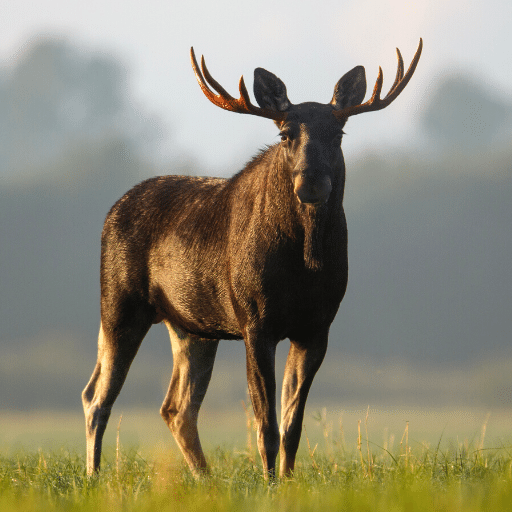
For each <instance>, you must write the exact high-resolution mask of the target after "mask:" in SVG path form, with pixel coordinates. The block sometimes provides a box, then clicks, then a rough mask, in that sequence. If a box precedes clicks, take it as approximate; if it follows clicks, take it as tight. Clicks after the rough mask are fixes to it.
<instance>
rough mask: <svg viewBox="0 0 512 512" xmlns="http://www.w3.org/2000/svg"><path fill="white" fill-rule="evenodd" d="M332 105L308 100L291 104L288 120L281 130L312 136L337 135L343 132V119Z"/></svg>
mask: <svg viewBox="0 0 512 512" xmlns="http://www.w3.org/2000/svg"><path fill="white" fill-rule="evenodd" d="M334 110H335V109H334V108H333V106H332V105H329V104H327V105H325V104H322V103H315V102H307V103H300V104H299V105H291V106H290V108H289V109H288V111H287V116H286V120H285V121H284V122H283V123H282V124H281V125H280V128H281V131H293V132H300V133H308V134H309V135H310V136H313V135H318V136H322V135H324V136H335V135H338V134H341V133H342V130H343V125H344V124H345V123H344V122H343V121H340V120H338V119H337V118H336V117H335V116H334V115H333V112H334Z"/></svg>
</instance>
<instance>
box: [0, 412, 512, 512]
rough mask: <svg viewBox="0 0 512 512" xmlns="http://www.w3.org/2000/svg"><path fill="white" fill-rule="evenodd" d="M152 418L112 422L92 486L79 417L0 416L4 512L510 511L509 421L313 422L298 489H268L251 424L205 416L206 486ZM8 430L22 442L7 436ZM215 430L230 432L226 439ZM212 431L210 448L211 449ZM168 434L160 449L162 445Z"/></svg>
mask: <svg viewBox="0 0 512 512" xmlns="http://www.w3.org/2000/svg"><path fill="white" fill-rule="evenodd" d="M443 414H444V416H443ZM331 416H332V418H331ZM149 418H150V416H149V415H147V416H146V417H144V414H143V413H142V412H141V411H139V412H138V414H135V413H134V412H133V411H131V412H130V411H129V412H127V413H125V414H124V415H123V417H122V419H121V416H120V415H118V417H117V418H116V417H115V416H114V415H113V416H112V418H111V422H110V424H109V428H108V429H107V434H106V439H105V441H106V445H105V449H104V456H103V466H102V471H101V473H100V474H99V475H98V476H95V477H93V478H87V477H86V476H85V454H84V449H83V446H78V444H76V443H77V442H78V437H76V439H75V438H73V435H76V436H79V437H80V441H81V442H83V437H82V435H81V434H82V433H81V432H80V435H79V432H78V431H75V428H76V427H77V426H78V422H79V423H80V425H79V426H80V427H81V426H82V425H81V418H80V417H79V416H78V415H77V416H73V415H65V414H62V415H61V416H56V415H55V414H54V415H51V414H47V415H46V416H44V415H42V416H41V417H40V418H39V420H38V419H37V418H36V417H35V416H34V417H30V418H27V419H26V423H25V424H24V423H23V421H22V420H21V418H20V417H17V418H16V417H11V418H9V417H8V416H5V415H3V416H2V423H1V424H0V426H1V427H2V429H1V432H2V437H0V446H1V451H0V512H4V511H27V512H30V511H39V510H45V511H52V510H73V511H82V510H83V511H89V510H96V509H101V510H112V511H117V510H120V511H121V510H122V511H131V510H141V511H145V510H148V511H149V510H159V511H160V510H162V511H165V510H187V511H189V510H190V511H194V510H201V511H203V510H223V511H224V510H227V511H230V510H236V511H237V512H241V511H245V510H247V511H260V510H261V511H263V510H271V509H272V510H284V511H287V510H290V511H292V510H293V511H300V510H342V511H344V510H346V511H352V510H354V511H370V510H371V511H375V510H383V511H402V510H404V511H405V510H407V511H415V510H418V511H427V510H435V511H444V510H446V511H450V512H454V511H469V512H471V511H481V510H492V511H493V512H495V511H497V512H499V511H505V510H506V511H510V510H512V442H511V439H510V436H509V437H508V438H507V434H506V430H507V428H506V427H507V424H508V421H509V420H510V415H508V414H506V415H505V414H504V415H503V416H502V417H501V418H500V417H499V414H494V413H493V414H491V415H489V414H488V413H484V412H481V413H479V412H473V413H471V414H469V413H462V412H461V413H459V414H455V413H454V412H450V413H448V412H447V411H444V413H443V411H437V412H433V411H430V413H428V414H427V413H426V412H414V411H400V412H397V411H393V412H392V413H388V414H387V415H386V414H384V413H383V412H382V411H372V410H370V409H368V410H366V411H364V410H361V411H352V412H347V413H344V414H343V416H341V417H334V416H333V415H332V414H330V413H327V412H326V410H325V409H324V410H319V411H317V412H314V413H313V414H310V415H309V416H308V418H307V421H306V424H305V426H304V431H303V438H302V441H301V447H300V449H299V454H298V461H297V466H296V471H295V474H294V476H293V478H291V479H285V480H276V481H274V482H271V483H268V482H265V480H264V479H263V477H262V474H261V465H260V460H259V455H258V454H257V452H256V442H255V431H254V425H253V418H252V417H251V415H250V412H247V414H244V411H243V409H240V410H239V411H237V414H233V416H229V415H224V416H222V415H221V417H220V418H217V419H216V420H215V418H214V415H213V414H212V415H211V416H210V415H208V414H206V415H205V418H204V419H203V421H202V423H203V425H201V431H202V432H203V433H204V434H203V436H204V437H205V443H204V445H205V448H206V450H205V451H206V453H207V457H208V459H209V462H210V466H211V475H209V476H205V477H203V478H202V479H201V480H199V481H196V480H194V479H193V477H192V476H191V474H190V473H189V471H188V469H187V467H186V466H185V464H184V462H183V459H182V457H181V454H180V453H179V451H178V450H177V448H176V447H175V446H174V444H173V441H172V440H171V439H170V435H167V432H165V428H162V430H161V431H160V430H159V427H158V426H157V425H158V424H159V423H160V421H161V420H160V421H159V422H157V421H156V420H157V415H153V416H151V418H152V419H149ZM404 418H409V419H404ZM428 418H430V421H431V423H429V421H428ZM215 421H217V422H219V423H217V427H215ZM393 421H395V423H393ZM478 421H479V424H477V422H478ZM9 422H10V423H9ZM13 422H17V424H16V430H17V432H18V438H16V436H15V435H14V433H13V432H11V433H10V434H9V425H11V427H10V428H11V429H14V423H13ZM162 424H163V422H162ZM137 425H138V432H139V434H138V435H139V437H138V438H137V432H136V426H137ZM227 425H229V428H227V427H226V426H227ZM433 425H438V426H439V425H442V426H441V427H440V428H439V430H438V431H437V432H435V433H434V432H433V431H432V430H431V431H430V440H427V438H428V436H425V434H424V432H427V430H428V429H429V428H430V429H432V428H433ZM52 426H53V430H47V431H46V433H44V434H41V437H39V438H37V439H36V438H32V444H31V443H29V442H23V440H25V441H27V440H28V439H29V437H30V432H31V430H30V429H31V428H32V429H33V430H32V432H33V433H35V432H36V431H37V429H38V428H39V431H40V432H44V431H45V429H51V428H52ZM163 427H165V425H164V426H163ZM221 427H223V428H221ZM216 428H218V429H219V431H220V430H222V431H223V432H224V437H223V438H222V437H219V436H220V433H217V434H216V433H215V430H216ZM209 429H210V430H211V431H213V434H212V436H213V437H208V430H209ZM454 429H457V430H458V431H459V432H460V433H461V435H460V436H459V434H457V433H454ZM80 430H81V429H80ZM66 432H67V434H66ZM164 432H165V433H166V438H165V440H164V438H163V437H162V439H159V437H158V436H159V435H160V434H163V433H164ZM419 432H422V433H421V434H419ZM52 436H53V437H52ZM66 436H67V437H66ZM216 436H217V437H216ZM418 436H421V437H418ZM150 438H152V439H153V442H152V443H151V442H150ZM50 440H52V442H50ZM59 440H60V442H61V445H60V446H59V445H58V442H59ZM38 445H39V447H38Z"/></svg>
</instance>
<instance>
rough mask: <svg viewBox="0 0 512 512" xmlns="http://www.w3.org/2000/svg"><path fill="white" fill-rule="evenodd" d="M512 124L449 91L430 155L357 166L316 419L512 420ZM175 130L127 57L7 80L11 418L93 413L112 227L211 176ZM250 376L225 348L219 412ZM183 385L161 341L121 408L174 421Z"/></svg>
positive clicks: (47, 49)
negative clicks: (177, 144)
mask: <svg viewBox="0 0 512 512" xmlns="http://www.w3.org/2000/svg"><path fill="white" fill-rule="evenodd" d="M184 51H186V49H184ZM257 64H258V63H257V62H256V63H255V65H257ZM276 71H277V72H279V71H278V70H276ZM191 73H192V71H191ZM413 81H414V79H413ZM249 87H250V86H249ZM190 94H197V91H195V90H193V91H192V90H191V91H190ZM204 101H205V100H204ZM206 103H207V102H206V101H205V104H204V105H203V104H201V107H200V108H199V107H198V110H197V116H198V119H199V118H200V115H201V109H203V108H204V109H206V108H210V107H209V106H208V105H207V104H206ZM511 112H512V101H511V100H510V98H504V97H500V96H497V95H495V94H494V93H493V88H492V84H487V85H485V86H482V85H480V84H479V83H478V81H476V80H475V79H474V78H472V77H469V76H453V75H450V74H446V76H445V78H444V80H442V81H441V82H440V83H439V84H438V86H437V88H436V90H435V91H434V92H433V93H432V95H431V97H430V103H429V104H427V106H426V107H425V109H424V111H423V112H420V113H418V116H417V123H418V129H419V130H422V133H423V134H424V139H425V141H426V143H427V144H426V147H427V149H426V150H425V151H424V152H423V153H421V152H418V151H415V152H412V151H411V152H409V151H408V150H407V148H406V147H402V148H398V149H393V150H392V151H379V150H377V149H375V148H374V149H373V150H372V152H371V153H367V152H362V153H361V154H359V155H358V156H357V158H348V157H347V158H346V166H347V186H346V191H345V209H346V215H347V222H348V229H349V268H350V270H349V285H348V290H347V294H346V296H345V299H344V301H343V302H342V304H341V307H340V310H339V312H338V316H337V318H336V320H335V322H334V324H333V326H332V329H331V334H330V344H329V349H328V356H327V358H326V361H325V362H324V365H323V366H322V368H321V369H320V371H319V373H318V375H317V378H316V380H315V382H314V384H313V387H312V391H311V394H310V402H309V409H310V410H311V408H312V407H314V405H313V404H317V405H318V406H322V405H326V404H336V405H337V406H338V407H340V408H343V407H345V406H347V407H349V406H352V407H353V406H366V404H368V403H371V404H373V405H380V406H382V407H385V406H391V405H394V406H396V405H397V404H398V405H402V406H411V405H414V406H416V407H422V406H429V407H442V406H451V405H454V404H457V406H459V407H484V408H496V407H498V408H508V407H510V406H512V380H511V379H512V378H511V375H512V373H511V370H512V347H511V344H510V333H511V332H512V315H511V314H510V313H511V304H512V273H511V272H510V260H511V254H512V235H511V233H512V231H511V229H510V219H511V218H512V201H511V199H510V198H511V197H512V149H511V148H510V143H509V140H510V134H511V133H512V118H511ZM190 115H194V113H193V112H192V113H191V114H190ZM371 115H377V116H378V115H380V116H386V115H389V116H393V115H394V114H393V111H392V109H390V110H387V111H386V112H382V113H375V114H371ZM236 122H237V118H236V116H227V117H225V118H224V117H220V114H219V123H236ZM269 122H270V121H269ZM169 129H170V130H171V132H172V131H173V130H177V129H178V126H170V127H169ZM200 129H202V128H201V127H199V128H198V130H200ZM210 129H211V127H204V130H205V133H207V132H208V130H210ZM163 130H164V127H163V126H162V124H161V122H160V121H159V120H158V118H156V117H155V116H154V115H152V114H150V113H148V112H146V111H145V110H144V109H143V108H142V107H140V106H138V105H137V101H136V99H135V98H133V97H132V95H131V93H130V86H129V72H128V71H127V69H126V67H125V66H123V65H122V64H120V63H119V61H118V60H116V58H115V56H108V55H105V54H104V53H94V52H91V51H88V50H87V49H86V48H78V47H76V46H75V45H74V44H73V43H72V42H70V41H65V40H54V39H42V40H37V41H35V42H33V43H32V44H31V46H30V47H29V48H27V49H26V51H25V52H24V53H23V55H22V56H21V57H20V58H19V59H18V60H17V61H16V63H15V65H14V66H12V65H11V66H10V67H7V66H3V67H2V68H0V177H1V185H0V240H1V242H0V276H1V292H0V300H1V308H0V326H1V330H0V340H1V343H2V358H1V361H0V389H2V393H1V397H0V409H4V410H5V409H10V410H22V411H29V410H32V409H68V408H71V409H73V410H81V404H80V392H81V390H82V389H83V387H84V385H85V384H86V382H87V380H88V378H89V374H90V371H91V369H92V368H93V366H94V361H95V358H96V336H97V332H98V325H99V254H100V233H101V229H102V224H103V220H104V218H105V215H106V213H107V212H108V210H109V208H110V207H111V206H112V204H113V203H114V202H115V201H116V200H117V199H118V198H119V197H120V196H121V195H122V194H123V193H124V192H125V191H126V190H128V189H129V188H130V187H131V186H133V185H134V184H135V183H137V182H138V181H140V180H141V179H144V178H146V177H149V176H152V175H157V174H169V173H180V174H183V173H190V174H198V175H202V174H205V173H207V172H208V171H207V170H205V168H204V166H203V167H199V166H198V165H195V164H193V163H191V162H193V161H194V155H190V156H183V154H177V157H176V158H175V159H174V160H170V161H168V162H167V163H166V164H165V165H164V164H162V163H161V162H160V161H156V160H155V159H153V158H152V157H151V151H152V149H153V148H155V147H157V146H158V144H159V143H160V142H161V141H162V132H163ZM345 131H347V132H348V135H347V137H350V121H349V122H348V123H347V127H346V130H345ZM202 136H204V135H202ZM271 142H272V141H269V143H271ZM228 144H229V140H227V141H226V145H228ZM257 150H258V148H257V147H248V148H247V151H246V153H247V154H246V156H247V160H249V159H250V158H251V156H252V155H254V154H255V153H256V152H257ZM237 170H239V169H235V168H233V169H230V170H229V172H227V173H229V174H233V173H234V172H236V171H237ZM281 345H282V347H280V351H279V354H280V357H281V360H282V359H283V355H284V353H285V352H286V345H287V342H286V341H285V342H282V344H281ZM244 367H245V358H244V348H243V344H242V343H240V342H233V341H224V342H222V343H221V344H220V347H219V353H218V357H217V362H216V367H215V369H214V372H213V374H214V377H213V381H212V384H213V385H212V387H211V388H210V391H209V393H208V395H207V397H206V400H205V405H204V407H205V408H208V407H210V408H226V409H228V408H233V407H239V401H240V400H241V399H245V398H246V391H245V390H246V383H245V369H244ZM171 368H172V355H171V351H170V345H169V340H168V336H167V333H166V331H165V330H164V329H163V328H161V326H155V327H153V328H152V330H151V332H150V334H149V335H148V336H147V338H146V339H145V341H144V342H143V344H142V347H141V350H140V352H139V355H138V356H137V358H136V359H135V362H134V364H133V367H132V370H131V372H130V374H129V376H128V378H127V382H126V384H125V387H124V389H123V391H122V392H121V395H120V398H119V400H118V404H125V405H129V406H145V405H150V406H151V407H154V409H155V412H157V411H158V408H159V406H160V403H161V401H162V399H163V395H164V393H165V388H166V386H167V382H168V379H169V375H170V372H171ZM234 368H235V369H236V370H235V369H234ZM279 368H282V361H281V366H280V367H279ZM279 371H281V370H279Z"/></svg>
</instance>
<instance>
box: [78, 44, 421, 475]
mask: <svg viewBox="0 0 512 512" xmlns="http://www.w3.org/2000/svg"><path fill="white" fill-rule="evenodd" d="M420 51H421V43H420V47H419V49H418V52H417V54H416V56H415V59H414V60H413V64H411V67H410V68H409V71H408V72H407V74H406V76H405V77H403V67H402V71H401V72H400V62H401V57H400V55H399V72H398V73H397V80H395V84H394V86H393V87H395V86H397V87H401V88H402V89H403V87H405V84H404V83H403V82H405V83H407V81H408V80H409V79H410V76H411V75H412V72H414V68H415V66H416V63H417V60H418V59H419V52H420ZM192 62H193V66H194V70H195V71H196V76H197V77H198V81H199V84H200V85H201V88H202V89H203V91H204V92H205V94H207V96H208V97H209V99H210V100H211V101H212V102H214V103H215V104H217V105H218V106H221V107H222V108H225V109H227V110H232V111H236V112H244V113H250V114H254V115H261V116H263V117H269V118H271V119H273V120H274V121H275V122H276V124H277V125H278V127H279V128H280V134H281V139H282V140H281V142H280V143H278V144H275V145H273V146H271V147H269V148H267V149H266V150H265V151H262V152H261V153H260V154H259V155H258V156H256V157H255V158H254V159H253V160H252V161H251V162H250V163H249V164H248V165H247V166H246V167H245V168H244V169H243V170H242V171H240V172H239V173H238V174H236V175H235V176H233V177H232V178H230V179H219V178H197V177H183V176H163V177H157V178H152V179H149V180H146V181H144V182H142V183H140V184H139V185H136V186H135V187H134V188H132V189H131V190H130V191H129V192H127V193H126V194H125V195H124V196H123V197H122V198H121V199H120V200H119V201H118V202H117V203H116V204H115V205H114V206H113V207H112V209H111V210H110V212H109V214H108V215H107V219H106V221H105V225H104V229H103V234H102V252H101V326H100V334H99V340H98V361H97V363H96V367H95V369H94V372H93V375H92V377H91V379H90V381H89V383H88V384H87V386H86V388H85V390H84V391H83V393H82V400H83V404H84V411H85V417H86V437H87V470H88V473H89V474H91V473H93V472H94V471H95V470H97V469H98V468H99V463H100V455H101V442H102V437H103V433H104V430H105V427H106V424H107V421H108V418H109V416H110V411H111V407H112V405H113V403H114V401H115V399H116V397H117V396H118V394H119V392H120V390H121V387H122V385H123V383H124V380H125V378H126V375H127V373H128V370H129V367H130V365H131V362H132V361H133V358H134V357H135V355H136V353H137V350H138V348H139V346H140V344H141V342H142V339H143V338H144V336H145V335H146V333H147V331H148V330H149V328H150V327H151V325H152V324H155V323H159V322H164V323H165V324H166V326H167V328H168V330H169V333H170V338H171V345H172V351H173V373H172V377H171V382H170V386H169V390H168V393H167V395H166V397H165V399H164V403H163V405H162V408H161V414H162V416H163V418H164V420H165V421H166V423H167V424H168V426H169V428H170V430H171V431H172V433H173V435H174V437H175V439H176V441H177V443H178V445H179V447H180V449H181V450H182V452H183V454H184V456H185V459H186V460H187V462H188V464H189V466H190V468H191V469H192V471H193V472H194V473H195V474H199V473H200V472H201V471H204V470H206V468H207V465H206V460H205V457H204V454H203V451H202V449H201V444H200V441H199V436H198V432H197V416H198V412H199V408H200V406H201V403H202V400H203V398H204V395H205V393H206V390H207V387H208V383H209V380H210V376H211V372H212V368H213V363H214V359H215V355H216V350H217V345H218V341H219V339H243V340H244V343H245V347H246V366H247V381H248V386H249V393H250V396H251V401H252V405H253V409H254V413H255V418H256V422H257V426H258V448H259V451H260V455H261V458H262V462H263V468H264V475H265V476H266V477H268V476H269V475H270V476H273V475H274V474H275V461H276V457H277V454H278V452H280V474H281V475H287V474H291V472H292V471H293V469H294V461H295V454H296V451H297V448H298V444H299V440H300V434H301V427H302V419H303V414H304V407H305V403H306V399H307V395H308V392H309V388H310V386H311V383H312V381H313V378H314V376H315V374H316V372H317V370H318V368H319V367H320V365H321V363H322V360H323V358H324V355H325V352H326V348H327V339H328V333H329V327H330V325H331V323H332V321H333V320H334V317H335V315H336V312H337V310H338V307H339V304H340V302H341V300H342V298H343V296H344V293H345V290H346V286H347V278H348V277H347V276H348V258H347V226H346V221H345V214H344V211H343V193H344V186H345V164H344V161H343V154H342V151H341V139H342V134H343V131H342V129H343V126H344V124H345V122H346V119H347V117H348V116H349V115H353V114H354V110H353V109H354V108H357V107H365V105H368V104H370V105H372V106H373V108H372V109H376V107H375V103H376V100H375V96H376V95H375V91H374V96H373V97H372V99H371V100H370V102H371V103H370V102H368V103H367V104H362V105H361V102H362V100H363V99H364V95H365V92H366V80H365V76H364V68H362V67H358V68H354V70H352V71H350V72H349V73H347V74H346V75H345V76H344V77H343V78H342V79H340V81H339V82H338V84H337V85H336V88H335V92H334V96H333V100H332V101H331V103H330V104H327V105H322V104H318V103H303V104H300V105H292V104H291V103H290V102H289V100H288V98H287V96H286V88H285V86H284V84H283V83H282V82H281V81H280V80H279V79H278V78H277V77H276V76H275V75H273V74H271V73H269V72H268V71H265V70H262V69H261V68H258V69H257V70H256V71H255V96H256V99H257V100H258V103H259V104H260V107H261V108H260V109H258V108H257V107H254V106H253V105H251V104H250V102H249V101H248V96H247V92H246V90H245V85H244V84H243V81H241V84H240V92H241V99H240V100H234V99H233V98H231V97H230V96H229V95H228V94H227V93H226V92H225V91H224V90H223V89H222V87H221V86H220V85H219V84H218V83H217V82H215V80H213V78H212V77H211V76H210V75H209V73H208V71H207V69H206V66H205V65H204V61H203V63H202V65H203V67H202V71H203V75H204V76H205V77H206V80H207V81H208V83H210V85H212V87H214V88H215V89H216V90H217V91H218V92H219V95H214V94H213V93H212V92H211V91H210V90H209V88H208V87H207V86H206V84H205V82H204V79H203V75H201V73H200V72H199V70H198V66H197V63H196V62H195V58H194V56H193V53H192ZM400 74H401V76H400V77H399V75H400ZM381 82H382V81H381ZM397 84H398V85H397ZM381 85H382V83H381ZM376 88H377V86H376ZM400 90H401V89H400ZM399 92H400V91H398V92H397V93H395V92H394V89H393V88H392V91H390V93H389V94H388V96H387V97H386V98H384V100H380V88H379V90H378V94H377V103H378V101H381V102H386V100H387V99H388V98H389V97H390V95H391V94H392V93H393V94H395V96H393V97H391V100H389V102H390V101H392V100H393V99H394V97H396V95H398V94H399ZM384 106H385V105H384ZM379 108H383V107H382V106H380V107H379ZM351 109H352V110H351ZM355 113H359V112H357V111H356V112H355ZM333 114H334V115H333ZM286 338H288V339H289V340H290V351H289V354H288V358H287V362H286V367H285V375H284V381H283V391H282V397H281V424H280V428H279V427H278V421H277V416H276V383H275V373H274V367H275V364H274V363H275V350H276V346H277V343H278V342H279V341H281V340H283V339H286Z"/></svg>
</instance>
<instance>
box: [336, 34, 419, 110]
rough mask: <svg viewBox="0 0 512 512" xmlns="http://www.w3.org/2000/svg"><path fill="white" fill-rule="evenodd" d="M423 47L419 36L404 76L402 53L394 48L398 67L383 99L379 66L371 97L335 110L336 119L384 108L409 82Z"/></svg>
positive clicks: (381, 75)
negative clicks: (364, 101)
mask: <svg viewBox="0 0 512 512" xmlns="http://www.w3.org/2000/svg"><path fill="white" fill-rule="evenodd" d="M422 48H423V40H422V39H421V38H420V43H419V45H418V49H417V50H416V53H415V54H414V58H413V59H412V62H411V65H410V66H409V69H408V70H407V73H406V74H405V76H404V61H403V59H402V55H401V54H400V50H399V49H398V48H397V49H396V54H397V58H398V68H397V71H396V78H395V82H394V83H393V85H392V86H391V89H390V90H389V92H388V94H387V95H386V97H385V98H384V99H381V97H380V93H381V90H382V80H383V74H382V68H381V67H380V66H379V74H378V76H377V80H376V82H375V87H374V88H373V93H372V97H371V98H370V99H369V100H368V101H367V102H366V103H361V104H359V105H353V106H351V107H347V108H344V109H342V110H335V111H334V112H333V113H334V115H335V116H336V117H337V118H338V119H346V118H347V117H350V116H354V115H357V114H362V113H363V112H371V111H373V110H381V109H383V108H386V107H387V106H388V105H389V104H390V103H391V102H392V101H394V100H395V99H396V97H397V96H398V95H399V94H400V93H401V92H402V91H403V90H404V88H405V86H406V85H407V84H408V83H409V80H410V79H411V77H412V75H413V73H414V70H415V69H416V65H417V64H418V61H419V60H420V55H421V49H422Z"/></svg>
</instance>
